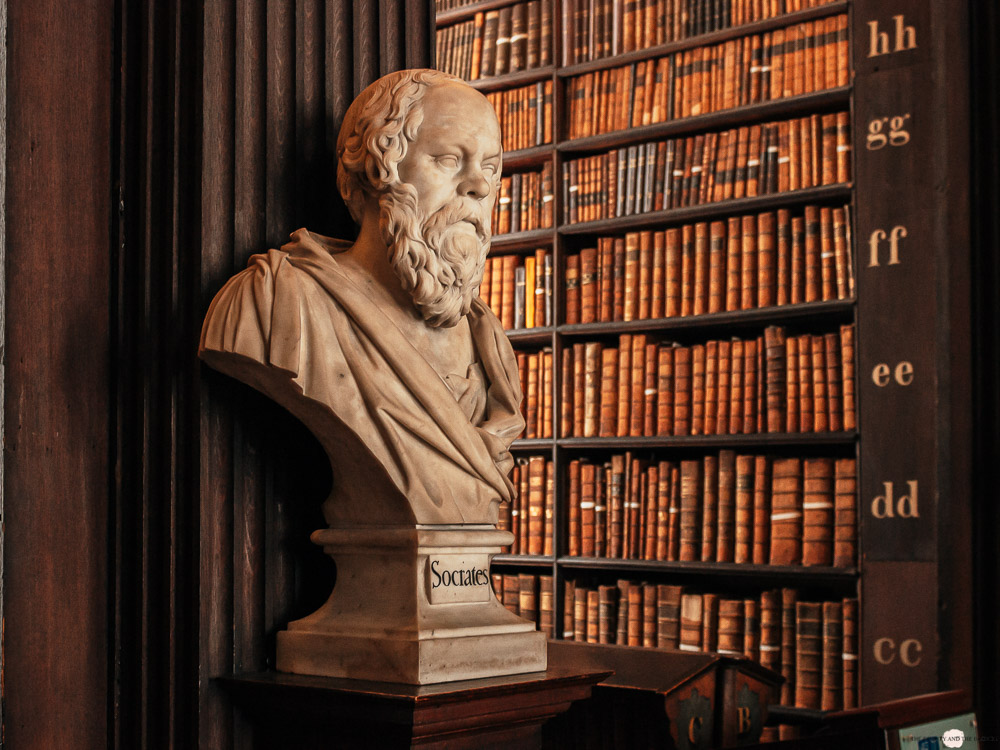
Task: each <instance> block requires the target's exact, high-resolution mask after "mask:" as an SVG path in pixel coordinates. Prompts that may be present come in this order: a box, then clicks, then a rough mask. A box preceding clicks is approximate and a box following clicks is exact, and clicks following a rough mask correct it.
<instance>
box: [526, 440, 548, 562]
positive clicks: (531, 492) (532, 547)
mask: <svg viewBox="0 0 1000 750" xmlns="http://www.w3.org/2000/svg"><path fill="white" fill-rule="evenodd" d="M544 545H545V459H544V458H543V457H541V456H532V457H531V458H529V459H528V554H529V555H541V554H542V553H543V550H544Z"/></svg>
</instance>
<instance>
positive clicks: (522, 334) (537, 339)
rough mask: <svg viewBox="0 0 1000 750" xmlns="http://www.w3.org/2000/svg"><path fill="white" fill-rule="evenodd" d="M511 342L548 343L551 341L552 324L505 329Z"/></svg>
mask: <svg viewBox="0 0 1000 750" xmlns="http://www.w3.org/2000/svg"><path fill="white" fill-rule="evenodd" d="M505 333H506V334H507V338H509V339H510V343H512V344H515V345H516V344H548V343H551V342H552V326H542V327H539V328H515V329H514V330H511V331H505Z"/></svg>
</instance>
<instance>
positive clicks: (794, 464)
mask: <svg viewBox="0 0 1000 750" xmlns="http://www.w3.org/2000/svg"><path fill="white" fill-rule="evenodd" d="M772 471H773V479H772V490H771V557H770V563H771V565H800V564H801V563H802V520H803V519H802V502H803V494H802V460H801V459H799V458H781V459H776V460H775V462H774V466H773V469H772Z"/></svg>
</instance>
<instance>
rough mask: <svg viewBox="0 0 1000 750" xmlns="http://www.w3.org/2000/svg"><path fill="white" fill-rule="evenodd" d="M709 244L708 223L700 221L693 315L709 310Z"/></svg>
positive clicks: (697, 235) (695, 233)
mask: <svg viewBox="0 0 1000 750" xmlns="http://www.w3.org/2000/svg"><path fill="white" fill-rule="evenodd" d="M708 245H709V243H708V223H707V222H704V221H699V222H698V223H697V224H695V225H694V290H693V291H694V293H693V305H692V310H691V312H692V314H693V315H704V314H705V313H707V312H708V294H709V279H708V266H709V255H708V253H709V246H708Z"/></svg>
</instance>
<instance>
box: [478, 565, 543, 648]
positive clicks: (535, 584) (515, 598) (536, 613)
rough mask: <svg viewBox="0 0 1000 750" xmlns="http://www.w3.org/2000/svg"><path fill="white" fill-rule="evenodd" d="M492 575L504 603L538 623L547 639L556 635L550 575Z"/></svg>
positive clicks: (511, 609) (497, 593)
mask: <svg viewBox="0 0 1000 750" xmlns="http://www.w3.org/2000/svg"><path fill="white" fill-rule="evenodd" d="M491 578H492V583H493V591H494V593H495V594H496V597H497V599H499V600H500V602H501V603H502V604H503V606H505V607H506V608H507V609H509V610H510V611H511V612H513V613H514V614H515V615H518V616H519V617H523V618H524V619H525V620H530V621H531V622H533V623H535V624H537V625H538V629H539V630H541V631H542V632H543V633H545V634H546V635H547V636H548V637H549V638H555V637H556V628H555V609H554V607H553V605H554V597H553V589H552V576H543V575H532V574H528V573H520V574H516V573H515V574H508V573H504V574H500V573H494V574H492V576H491Z"/></svg>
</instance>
